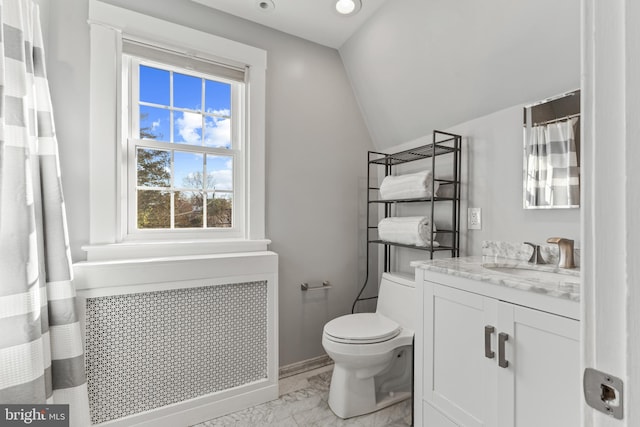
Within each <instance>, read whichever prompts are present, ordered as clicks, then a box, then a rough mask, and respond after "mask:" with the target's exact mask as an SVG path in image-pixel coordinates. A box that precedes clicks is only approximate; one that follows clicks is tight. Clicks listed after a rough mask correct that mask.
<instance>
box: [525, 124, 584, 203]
mask: <svg viewBox="0 0 640 427" xmlns="http://www.w3.org/2000/svg"><path fill="white" fill-rule="evenodd" d="M577 121H578V118H577V117H573V118H570V119H567V120H561V121H558V122H555V123H549V124H545V125H538V126H534V127H533V128H531V132H530V134H529V135H530V137H529V140H528V141H527V149H526V154H527V161H526V168H527V169H526V183H525V187H526V206H527V207H569V206H578V205H579V204H580V180H579V170H578V156H577V152H576V142H575V137H574V132H573V129H574V126H575V125H576V123H577Z"/></svg>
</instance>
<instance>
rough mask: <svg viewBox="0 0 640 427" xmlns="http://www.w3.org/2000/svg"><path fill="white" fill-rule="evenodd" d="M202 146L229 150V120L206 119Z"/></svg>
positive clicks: (221, 118) (219, 118) (218, 118)
mask: <svg viewBox="0 0 640 427" xmlns="http://www.w3.org/2000/svg"><path fill="white" fill-rule="evenodd" d="M204 145H206V146H208V147H228V148H231V146H230V145H231V119H230V118H223V117H207V119H206V121H205V129H204Z"/></svg>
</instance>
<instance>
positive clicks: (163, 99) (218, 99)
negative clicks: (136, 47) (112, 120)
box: [139, 65, 233, 190]
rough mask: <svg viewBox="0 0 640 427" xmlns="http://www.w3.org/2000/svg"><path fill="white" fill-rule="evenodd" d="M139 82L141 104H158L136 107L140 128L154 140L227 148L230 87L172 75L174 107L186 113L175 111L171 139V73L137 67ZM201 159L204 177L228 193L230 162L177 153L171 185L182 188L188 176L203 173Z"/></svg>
mask: <svg viewBox="0 0 640 427" xmlns="http://www.w3.org/2000/svg"><path fill="white" fill-rule="evenodd" d="M139 78H140V87H139V90H140V101H141V103H147V104H156V105H157V107H156V106H151V105H140V128H141V129H145V131H146V132H148V133H150V134H152V135H154V137H155V138H154V139H157V140H160V141H167V142H174V143H179V144H188V145H198V146H202V145H204V146H206V147H219V148H225V147H226V148H231V117H230V114H231V113H230V112H231V85H230V84H228V83H223V82H217V81H213V80H207V79H204V80H203V79H201V78H199V77H194V76H188V75H185V74H180V73H173V108H180V109H185V110H190V111H176V110H173V135H171V73H170V72H169V71H166V70H160V69H157V68H153V67H148V66H144V65H141V66H140V74H139ZM203 81H204V85H203ZM203 91H204V94H203ZM203 95H204V96H203ZM203 100H204V105H202V104H203ZM163 107H164V108H163ZM205 157H206V158H205ZM205 160H206V171H207V175H209V176H210V177H211V179H212V181H213V182H214V183H215V187H216V189H217V190H231V189H232V182H233V181H232V166H233V164H232V157H230V156H213V155H206V156H204V155H203V154H197V153H190V152H185V151H177V150H176V151H174V173H175V176H174V186H175V187H183V186H184V183H186V182H188V178H189V177H192V176H194V174H196V173H198V172H200V173H203V172H204V170H205Z"/></svg>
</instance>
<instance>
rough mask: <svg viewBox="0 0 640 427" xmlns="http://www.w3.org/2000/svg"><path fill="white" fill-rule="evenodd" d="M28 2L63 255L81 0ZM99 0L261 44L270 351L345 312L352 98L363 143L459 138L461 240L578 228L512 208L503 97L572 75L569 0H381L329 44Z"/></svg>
mask: <svg viewBox="0 0 640 427" xmlns="http://www.w3.org/2000/svg"><path fill="white" fill-rule="evenodd" d="M40 2H41V3H43V4H45V5H46V4H47V3H49V5H48V6H47V7H44V8H43V13H44V14H45V16H44V17H43V20H44V23H43V26H44V27H45V31H46V34H45V38H46V40H45V43H46V46H47V48H48V51H47V63H48V66H49V77H50V83H51V89H52V94H53V103H54V111H55V115H56V124H57V130H58V136H59V139H60V146H61V164H62V173H63V183H64V186H65V195H66V203H67V208H68V217H69V227H70V238H71V246H72V253H73V257H74V260H75V261H78V260H82V259H83V258H84V253H83V252H82V250H81V249H80V246H81V245H82V244H85V243H87V242H88V234H89V224H88V219H89V215H88V209H89V207H88V192H89V189H88V176H89V175H88V166H87V165H88V144H87V138H88V135H89V130H88V102H89V99H88V97H89V90H88V88H89V62H88V58H89V39H88V26H87V24H86V20H87V13H88V12H87V9H88V6H87V0H82V1H79V0H55V4H54V2H50V1H49V0H40ZM109 3H112V4H117V5H122V6H126V7H129V8H131V9H134V10H137V11H139V12H144V13H148V14H150V15H153V16H156V17H159V18H163V19H167V20H171V21H173V22H176V23H179V24H182V25H188V26H191V27H193V28H196V29H200V30H204V31H208V32H211V33H213V34H216V35H219V36H223V37H227V38H230V39H233V40H236V41H239V42H242V43H246V44H249V45H253V46H256V47H260V48H263V49H266V50H267V51H268V67H269V68H268V70H267V177H266V179H267V182H266V186H267V219H266V220H267V237H268V238H270V239H272V241H273V244H272V245H271V249H272V250H274V251H276V252H278V253H279V255H280V300H279V302H280V310H279V314H280V364H281V365H286V364H289V363H293V362H296V361H300V360H304V359H307V358H310V357H314V356H318V355H321V354H322V353H323V351H322V347H321V343H320V337H321V331H322V326H323V324H324V323H325V322H326V321H327V320H329V319H331V318H333V317H335V316H337V315H339V314H344V313H346V312H348V311H349V308H350V304H351V301H352V299H353V296H354V295H355V293H356V290H357V287H358V286H359V285H360V283H361V282H362V280H363V277H364V269H363V265H362V263H363V254H364V251H365V246H364V245H363V243H362V242H363V239H364V237H363V235H362V233H363V230H362V227H363V226H364V215H365V211H364V206H363V205H364V203H363V198H364V196H365V193H364V187H365V182H364V181H365V178H364V177H365V176H366V169H365V163H364V159H365V155H366V150H367V149H371V148H372V144H371V138H370V137H369V134H368V133H367V128H366V127H365V124H364V121H363V119H362V116H361V114H360V111H361V112H362V115H364V116H365V117H366V122H367V127H368V129H369V131H370V133H371V135H372V138H373V140H374V142H375V144H376V146H377V147H378V148H379V149H385V148H390V147H393V146H396V145H398V144H402V143H405V142H407V141H413V140H415V139H417V138H419V137H421V136H423V135H426V134H428V133H430V132H431V131H432V130H433V129H434V128H437V129H447V128H451V130H456V131H459V132H460V133H462V134H463V135H464V136H465V138H466V143H467V145H466V146H465V150H466V156H467V158H466V161H467V162H468V171H466V172H465V173H468V181H467V185H468V188H466V190H467V191H468V192H467V193H465V194H468V198H469V202H470V205H472V206H476V207H482V208H483V216H484V217H483V221H484V228H483V230H482V231H479V232H478V231H472V232H470V233H469V234H468V235H467V236H466V237H464V238H463V241H464V248H465V249H466V252H467V253H477V252H478V251H479V242H480V241H481V240H482V239H484V238H488V239H502V240H509V241H520V240H523V239H528V240H534V241H540V240H541V239H543V238H546V237H548V236H550V235H551V234H562V235H564V236H567V237H575V238H576V240H577V239H578V238H579V236H578V226H577V224H578V222H579V217H578V211H576V210H573V211H557V210H556V211H522V210H521V209H520V206H521V183H520V179H521V157H520V152H519V147H520V138H521V128H520V127H519V126H518V125H514V124H513V121H514V120H515V121H519V117H520V113H518V112H517V111H516V110H512V109H509V108H507V107H511V106H516V107H513V108H516V109H518V108H519V107H518V106H519V105H520V104H522V103H526V102H530V101H534V100H537V99H542V98H545V97H548V96H551V95H555V94H558V93H561V92H563V91H566V90H570V89H575V88H577V87H578V86H579V82H580V54H579V52H580V49H579V45H580V41H579V0H564V1H562V2H554V1H552V0H539V1H537V0H526V1H520V2H513V1H512V0H491V1H488V2H483V3H478V2H477V1H474V0H459V1H456V2H450V1H447V0H433V1H429V2H426V1H424V0H390V1H388V2H387V3H386V4H385V5H384V6H383V7H381V8H380V10H379V11H378V13H377V14H376V15H375V16H374V17H373V19H372V20H371V21H370V22H369V23H368V24H367V25H365V27H364V28H362V29H361V31H359V32H358V33H356V35H355V36H354V37H352V38H351V40H350V41H348V42H347V43H346V44H345V45H344V46H343V47H342V48H341V49H340V53H339V54H338V52H337V51H335V50H332V49H328V48H324V47H322V46H319V45H316V44H313V43H309V42H306V41H303V40H300V39H298V38H295V37H291V36H287V35H285V34H283V33H280V32H277V31H273V30H270V29H267V28H265V27H262V26H260V25H256V24H252V23H249V22H247V21H244V20H241V19H238V18H235V17H232V16H230V15H226V14H223V13H215V12H213V11H211V10H210V9H207V8H204V7H202V6H200V5H197V4H195V3H193V2H191V1H188V0H180V1H176V0H138V1H136V2H130V1H126V0H110V1H109ZM341 59H342V62H341ZM343 63H344V65H343ZM345 68H346V70H347V72H348V74H349V77H350V79H348V78H347V75H346V73H345ZM349 80H350V81H351V84H350V83H349ZM354 91H355V93H356V94H357V102H356V99H355V97H354V95H353V92H354ZM358 104H359V108H360V111H358ZM505 108H507V109H506V110H503V109H505ZM494 112H497V113H495V114H494ZM507 123H508V124H507ZM465 207H466V206H465ZM464 218H466V211H463V220H464ZM420 255H422V254H420ZM412 256H413V255H412ZM413 258H416V256H413ZM322 280H329V281H331V282H332V284H333V285H334V287H333V289H331V290H330V291H328V293H325V292H324V291H322V292H313V293H308V294H304V293H302V292H300V290H299V286H298V285H299V283H300V282H304V281H307V282H310V283H311V284H312V285H317V284H319V283H320V282H321V281H322Z"/></svg>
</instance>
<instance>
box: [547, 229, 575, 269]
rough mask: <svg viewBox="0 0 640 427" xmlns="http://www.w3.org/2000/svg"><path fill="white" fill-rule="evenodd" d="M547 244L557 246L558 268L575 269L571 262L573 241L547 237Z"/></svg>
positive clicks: (573, 263)
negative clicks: (558, 255)
mask: <svg viewBox="0 0 640 427" xmlns="http://www.w3.org/2000/svg"><path fill="white" fill-rule="evenodd" d="M547 243H557V244H558V252H559V253H560V259H559V260H558V267H560V268H575V266H576V264H575V262H574V261H573V240H571V239H565V238H562V237H549V238H548V239H547Z"/></svg>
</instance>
